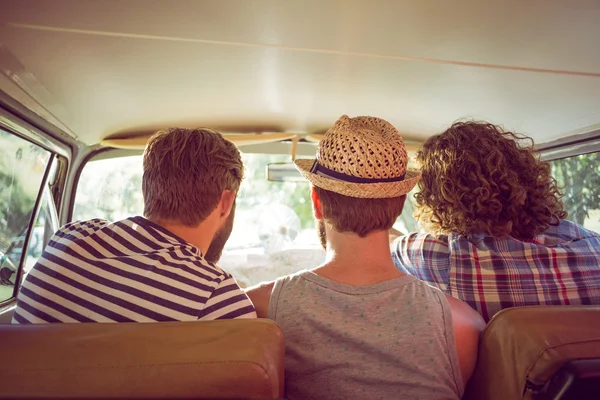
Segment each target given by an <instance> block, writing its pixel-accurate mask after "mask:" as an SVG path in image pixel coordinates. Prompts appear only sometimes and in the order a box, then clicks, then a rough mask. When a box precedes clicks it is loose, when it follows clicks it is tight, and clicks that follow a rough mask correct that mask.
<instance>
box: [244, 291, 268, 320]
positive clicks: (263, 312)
mask: <svg viewBox="0 0 600 400" xmlns="http://www.w3.org/2000/svg"><path fill="white" fill-rule="evenodd" d="M274 284H275V282H263V283H259V284H258V285H256V286H252V287H250V288H248V289H245V292H246V294H247V295H248V297H250V300H251V301H252V304H254V308H255V309H256V315H258V318H267V316H268V315H269V300H270V299H271V292H272V291H273V286H274Z"/></svg>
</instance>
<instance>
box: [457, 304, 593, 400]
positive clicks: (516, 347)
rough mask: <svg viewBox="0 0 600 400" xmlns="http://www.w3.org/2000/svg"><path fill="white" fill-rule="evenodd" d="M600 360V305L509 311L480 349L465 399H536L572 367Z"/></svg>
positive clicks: (494, 322) (498, 318)
mask: <svg viewBox="0 0 600 400" xmlns="http://www.w3.org/2000/svg"><path fill="white" fill-rule="evenodd" d="M596 358H600V306H539V307H518V308H509V309H506V310H503V311H501V312H499V313H498V314H496V315H495V316H494V318H493V319H492V320H491V321H490V322H489V324H488V326H487V327H486V329H485V331H484V333H483V336H482V339H481V343H480V345H479V356H478V360H477V365H476V367H475V372H474V374H473V376H472V378H471V380H470V381H469V384H468V386H467V390H466V393H465V397H464V399H488V400H495V399H498V400H500V399H502V400H505V399H532V398H533V397H534V395H535V394H536V393H538V392H539V391H541V390H543V388H544V387H545V386H546V384H547V383H548V382H549V381H550V378H551V377H552V376H553V375H554V374H555V373H556V372H557V371H558V370H559V369H560V368H561V367H562V366H563V365H565V364H566V363H567V362H569V361H571V360H578V359H596Z"/></svg>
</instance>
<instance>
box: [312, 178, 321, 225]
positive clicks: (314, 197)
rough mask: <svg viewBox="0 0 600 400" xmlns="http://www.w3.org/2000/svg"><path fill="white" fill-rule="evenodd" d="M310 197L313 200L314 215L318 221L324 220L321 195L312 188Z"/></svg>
mask: <svg viewBox="0 0 600 400" xmlns="http://www.w3.org/2000/svg"><path fill="white" fill-rule="evenodd" d="M310 191H311V192H310V197H311V199H312V204H313V215H314V216H315V219H316V220H317V221H320V220H322V219H323V209H322V208H321V199H320V198H319V194H318V193H317V191H316V190H315V187H314V186H312V187H311V189H310Z"/></svg>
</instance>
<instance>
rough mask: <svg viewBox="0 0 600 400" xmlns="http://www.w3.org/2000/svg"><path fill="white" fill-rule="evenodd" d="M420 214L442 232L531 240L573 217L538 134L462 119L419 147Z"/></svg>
mask: <svg viewBox="0 0 600 400" xmlns="http://www.w3.org/2000/svg"><path fill="white" fill-rule="evenodd" d="M417 162H418V163H419V164H420V167H421V172H422V178H421V182H420V184H419V187H420V189H421V191H420V192H419V193H417V194H415V199H416V201H417V211H416V213H415V216H416V217H417V218H418V219H419V222H421V223H422V225H423V226H424V227H425V228H426V229H427V230H429V231H431V232H433V233H436V234H448V233H457V234H462V235H468V234H477V233H485V234H488V235H491V236H494V237H503V236H512V237H514V238H517V239H520V240H530V239H533V237H534V236H535V235H537V234H540V233H542V232H544V231H546V229H548V228H549V227H550V225H557V224H558V223H559V222H560V220H561V219H563V218H565V217H566V216H567V213H566V212H565V211H564V210H563V204H562V202H561V200H560V198H561V196H562V195H561V193H560V190H559V187H558V185H557V183H556V180H555V179H554V178H553V177H552V176H551V174H550V166H549V164H548V163H546V162H543V161H540V159H539V155H538V154H537V153H536V152H535V151H534V149H533V140H532V139H531V138H529V137H526V136H523V135H518V134H515V133H512V132H504V131H503V130H502V128H500V127H499V126H496V125H492V124H489V123H485V122H472V121H467V122H457V123H455V124H453V125H452V126H451V127H450V128H449V129H447V130H446V131H445V132H444V133H442V134H440V135H437V136H434V137H432V138H430V139H428V140H427V141H426V142H425V144H424V145H423V147H422V149H421V150H420V151H419V152H418V153H417Z"/></svg>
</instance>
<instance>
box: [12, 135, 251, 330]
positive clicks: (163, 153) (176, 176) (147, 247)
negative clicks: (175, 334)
mask: <svg viewBox="0 0 600 400" xmlns="http://www.w3.org/2000/svg"><path fill="white" fill-rule="evenodd" d="M143 163H144V176H143V181H142V191H143V196H144V204H145V205H144V217H141V216H136V217H132V218H127V219H125V220H122V221H118V222H114V223H111V222H108V221H105V220H101V219H94V220H91V221H76V222H73V223H70V224H67V225H66V226H64V227H62V228H61V229H60V230H59V231H58V232H57V233H56V234H55V235H54V236H53V237H52V239H51V240H50V242H49V244H48V246H47V247H46V249H45V251H44V253H43V254H42V256H41V257H40V259H39V261H38V262H37V264H36V265H35V266H34V267H33V269H32V270H31V272H30V273H29V274H28V275H27V277H26V279H25V281H24V283H23V285H22V287H21V289H20V292H19V295H18V299H17V300H18V301H17V308H16V310H15V313H14V317H13V321H12V322H13V323H20V324H28V323H51V322H155V321H196V320H214V319H226V318H254V317H256V313H255V311H254V306H253V305H252V303H251V302H250V300H249V299H248V297H247V296H246V295H245V294H244V293H243V292H242V291H241V289H240V287H239V286H238V284H237V283H236V281H235V279H234V278H233V277H232V276H231V275H230V274H228V273H227V272H225V271H223V270H221V269H220V268H218V267H217V266H215V263H216V262H217V261H218V259H219V257H220V255H221V251H222V249H223V246H224V245H225V242H226V241H227V239H228V237H229V235H230V233H231V229H232V226H233V218H234V211H235V198H236V196H237V191H238V189H239V186H240V183H241V181H242V178H243V172H244V167H243V164H242V160H241V156H240V153H239V151H238V150H237V149H236V148H235V146H234V145H233V144H231V143H230V142H228V141H226V140H225V139H224V138H223V137H222V136H221V135H220V134H219V133H217V132H214V131H211V130H208V129H196V130H187V129H170V130H169V131H165V132H159V133H157V134H156V135H154V136H153V137H152V138H151V139H150V141H149V142H148V146H147V148H146V152H145V153H144V161H143Z"/></svg>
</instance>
